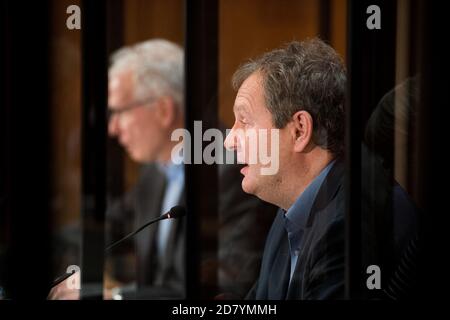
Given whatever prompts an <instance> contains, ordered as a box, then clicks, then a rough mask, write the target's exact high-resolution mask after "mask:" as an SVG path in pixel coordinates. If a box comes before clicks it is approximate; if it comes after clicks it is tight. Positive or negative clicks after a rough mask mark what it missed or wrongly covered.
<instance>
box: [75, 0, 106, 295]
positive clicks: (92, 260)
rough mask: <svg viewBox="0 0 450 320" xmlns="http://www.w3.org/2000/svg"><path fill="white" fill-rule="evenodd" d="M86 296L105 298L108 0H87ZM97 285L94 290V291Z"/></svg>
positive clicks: (84, 22)
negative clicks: (103, 293) (103, 294)
mask: <svg viewBox="0 0 450 320" xmlns="http://www.w3.org/2000/svg"><path fill="white" fill-rule="evenodd" d="M81 28H82V56H83V60H82V68H83V70H82V81H83V82H82V98H83V113H82V175H83V176H82V210H83V212H82V223H83V238H82V253H81V255H82V259H81V264H82V266H81V271H82V273H81V297H82V298H84V299H91V298H92V299H101V298H102V288H103V266H104V247H105V240H104V219H105V209H106V105H107V81H108V77H107V53H106V49H107V48H106V1H105V0H96V1H89V0H84V1H83V2H82V27H81ZM91 290H92V291H91Z"/></svg>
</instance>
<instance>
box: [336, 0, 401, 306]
mask: <svg viewBox="0 0 450 320" xmlns="http://www.w3.org/2000/svg"><path fill="white" fill-rule="evenodd" d="M370 5H378V6H379V7H380V10H381V30H370V29H368V28H367V26H366V22H367V18H368V17H369V14H367V12H366V10H367V8H368V7H369V6H370ZM348 10H349V11H348V15H347V16H348V44H347V45H348V48H347V52H348V55H347V59H348V60H347V66H348V94H347V109H346V114H347V120H346V128H347V129H346V143H347V145H346V148H347V152H346V170H347V171H346V172H347V180H346V190H347V201H346V203H347V216H346V274H345V278H346V297H347V298H349V299H358V298H367V297H368V290H367V288H366V287H365V286H366V276H367V275H366V268H367V266H368V265H370V264H381V265H380V268H381V269H382V271H383V272H386V274H388V273H389V270H387V268H388V267H389V266H388V265H384V261H387V259H388V257H389V254H388V253H387V252H386V251H385V249H386V248H389V243H388V242H385V241H388V240H387V239H390V236H389V234H390V232H391V228H390V221H389V219H390V217H389V214H388V213H387V212H383V213H382V214H381V215H380V214H379V212H378V211H377V209H378V208H376V207H375V205H374V204H372V206H369V207H368V208H367V207H365V209H363V206H362V204H361V201H362V195H363V194H362V190H361V188H362V179H363V178H364V180H365V181H367V177H362V175H361V172H362V169H363V166H365V167H366V168H368V170H369V171H368V172H369V173H370V174H374V172H373V171H372V167H371V163H369V162H368V161H369V160H371V159H369V158H367V157H365V158H362V149H361V144H362V141H363V135H364V131H365V126H366V123H367V120H368V119H369V117H370V115H371V113H372V112H373V110H374V108H375V107H376V106H377V104H378V102H379V101H380V99H381V98H382V97H383V95H384V94H385V93H387V92H388V91H389V90H392V89H393V87H394V86H395V34H396V24H395V21H396V1H384V0H378V1H368V0H362V1H361V0H358V1H357V0H351V1H350V2H349V5H348ZM366 173H367V172H366ZM365 187H366V188H369V189H366V191H367V192H368V193H369V194H370V195H371V196H375V195H376V193H377V191H378V190H377V189H376V187H377V186H376V185H373V186H371V185H367V184H366V186H365ZM363 219H364V220H363ZM363 228H366V229H364V230H365V232H362V230H363ZM367 228H369V230H367ZM368 231H370V233H368ZM367 248H369V249H370V250H367Z"/></svg>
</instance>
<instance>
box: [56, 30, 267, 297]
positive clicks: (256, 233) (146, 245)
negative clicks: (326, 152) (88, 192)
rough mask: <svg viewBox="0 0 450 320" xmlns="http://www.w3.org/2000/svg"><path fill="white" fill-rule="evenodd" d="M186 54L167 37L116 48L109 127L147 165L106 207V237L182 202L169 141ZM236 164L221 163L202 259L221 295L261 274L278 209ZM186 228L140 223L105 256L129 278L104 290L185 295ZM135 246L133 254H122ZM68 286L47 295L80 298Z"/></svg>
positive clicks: (236, 291) (179, 108)
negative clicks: (213, 255)
mask: <svg viewBox="0 0 450 320" xmlns="http://www.w3.org/2000/svg"><path fill="white" fill-rule="evenodd" d="M183 60H184V53H183V49H182V48H181V47H179V46H178V45H177V44H174V43H171V42H169V41H167V40H163V39H152V40H149V41H145V42H142V43H138V44H136V45H134V46H130V47H125V48H122V49H120V50H119V51H117V52H116V53H114V54H113V55H112V58H111V66H110V68H109V95H108V109H109V126H108V131H109V134H110V136H112V137H115V138H117V139H118V141H119V143H120V144H121V145H122V146H123V147H124V148H125V150H126V151H127V153H128V155H129V156H130V158H131V159H132V160H133V161H135V162H137V163H139V164H142V170H141V173H140V176H139V180H138V181H137V183H136V185H135V186H134V187H133V188H132V190H131V191H130V192H128V193H127V194H126V195H125V197H123V199H119V201H116V202H115V203H114V204H113V205H112V206H110V208H109V209H108V212H107V215H106V217H107V219H106V221H107V232H106V234H107V236H108V238H109V239H108V241H107V243H112V242H113V241H114V240H117V239H120V238H122V237H123V236H124V235H126V234H128V233H130V232H131V231H133V230H136V229H137V228H139V227H140V226H142V225H143V224H144V223H146V222H148V221H150V220H152V219H154V218H156V217H158V216H159V215H160V214H162V213H165V212H167V211H168V210H169V209H170V208H171V207H173V206H175V205H184V204H185V192H184V169H183V165H182V164H180V163H181V161H178V160H180V159H172V149H173V148H174V146H176V145H177V144H178V143H179V142H178V141H172V140H171V133H172V132H173V131H174V130H175V129H179V128H183V126H184V102H183V94H184V92H183V85H184V61H183ZM175 160H177V161H175ZM239 169H240V166H237V165H219V166H218V174H219V179H218V182H219V190H220V193H219V195H218V200H219V206H218V217H219V228H218V229H219V230H215V229H213V230H212V231H214V232H215V231H217V232H218V240H219V243H218V254H217V259H216V260H217V261H216V260H214V259H210V260H207V261H202V270H201V275H202V279H205V280H203V282H202V285H206V286H213V285H216V283H210V282H213V281H215V280H214V279H215V278H216V277H217V279H218V282H219V283H218V289H219V292H215V293H214V294H217V293H222V295H221V297H222V298H224V297H234V298H237V297H242V296H243V295H244V294H245V293H246V292H247V291H248V289H249V288H250V286H251V285H252V283H253V282H254V280H255V279H256V276H257V267H258V265H259V263H260V260H261V256H262V247H263V242H264V235H265V233H266V232H267V230H268V228H269V226H270V222H271V221H272V219H273V215H272V214H271V213H273V214H274V213H275V211H276V208H275V207H274V206H271V205H269V204H267V203H264V202H262V201H260V200H259V199H258V198H257V197H254V196H251V195H247V194H245V193H244V192H243V191H242V190H241V188H240V185H239V183H238V179H239ZM212 214H213V213H212ZM261 214H262V215H263V218H261V217H260V215H261ZM185 231H186V223H185V219H175V220H174V219H170V220H164V221H160V222H159V223H158V224H157V225H155V226H153V227H151V228H147V229H146V230H143V231H142V232H141V233H140V234H139V235H137V236H136V237H135V238H134V243H133V242H128V243H123V244H122V245H121V246H120V247H117V248H115V249H114V251H113V252H112V253H111V255H112V256H111V257H110V258H111V259H108V261H110V262H113V263H112V264H111V265H113V266H116V267H115V268H114V267H113V268H111V269H112V274H113V278H115V279H116V280H120V282H121V283H131V285H125V286H123V285H119V286H117V287H115V288H114V289H113V290H111V291H110V290H107V291H106V293H105V297H106V298H111V297H112V298H116V299H120V298H123V299H171V298H177V299H181V298H184V297H185V288H184V285H185V283H186V276H188V275H186V274H185V267H186V264H185V256H186V254H185V243H184V241H185V234H186V232H185ZM127 245H128V247H127ZM130 252H131V259H126V258H125V259H123V257H130ZM211 260H214V261H211ZM121 261H125V263H121ZM129 261H132V263H131V264H130V263H129ZM133 264H134V266H135V268H134V267H133ZM119 276H120V277H121V278H122V279H118V278H119ZM208 281H209V282H208ZM64 288H65V287H64V285H61V286H58V288H57V289H55V290H53V291H52V293H51V295H50V297H53V298H58V299H72V298H75V299H76V298H78V296H79V293H78V292H74V291H71V292H66V290H65V289H64Z"/></svg>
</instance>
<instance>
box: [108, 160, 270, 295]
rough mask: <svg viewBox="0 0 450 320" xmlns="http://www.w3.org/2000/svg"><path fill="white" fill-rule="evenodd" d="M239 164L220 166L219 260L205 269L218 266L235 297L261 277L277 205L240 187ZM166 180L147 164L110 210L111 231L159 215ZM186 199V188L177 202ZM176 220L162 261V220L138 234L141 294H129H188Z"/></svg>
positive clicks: (116, 233)
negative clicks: (158, 240) (157, 251)
mask: <svg viewBox="0 0 450 320" xmlns="http://www.w3.org/2000/svg"><path fill="white" fill-rule="evenodd" d="M239 170H240V166H236V165H219V166H218V172H219V197H218V199H219V208H218V214H219V216H218V218H219V230H218V233H219V235H218V240H219V243H218V262H217V263H216V262H213V263H208V265H212V266H213V267H212V268H205V270H202V272H203V274H202V277H203V278H205V277H206V278H207V277H208V275H207V273H211V272H214V273H217V272H218V281H219V290H220V292H222V293H224V292H225V293H228V294H230V295H231V296H233V297H235V298H238V297H244V296H245V293H246V292H248V290H249V289H250V287H251V285H252V284H253V283H254V281H255V279H256V278H257V275H258V267H259V265H260V263H261V257H262V249H263V245H264V239H265V235H266V234H267V232H268V230H269V228H270V225H271V223H272V221H273V218H274V215H275V213H276V211H277V208H276V207H275V206H273V205H270V204H268V203H266V202H263V201H261V200H259V199H258V198H256V197H254V196H251V195H248V194H245V193H244V192H243V191H242V188H241V181H242V176H241V175H240V173H239ZM165 186H166V182H165V177H164V175H163V174H162V173H161V172H160V171H159V170H158V168H157V167H156V166H155V165H147V166H145V167H144V168H143V171H142V173H141V175H140V178H139V180H138V182H137V184H136V186H135V187H134V188H133V190H132V191H131V192H130V193H128V194H127V195H126V196H125V198H124V199H121V200H120V201H118V202H116V203H115V205H113V206H112V207H111V208H110V210H109V211H108V219H107V220H108V222H109V223H108V225H109V231H108V232H107V233H108V235H109V236H110V237H112V238H114V239H118V238H120V237H122V236H123V235H124V234H126V233H128V232H131V231H133V230H135V229H137V228H138V227H139V226H141V225H143V224H144V223H145V222H148V221H149V220H151V219H153V218H155V217H157V216H159V215H160V214H161V205H162V199H163V196H164V190H165ZM184 203H185V198H184V192H182V197H181V199H180V201H179V204H181V205H184ZM174 223H176V225H174V227H173V228H172V229H171V234H170V235H169V243H168V245H167V249H166V254H164V255H163V259H162V261H160V260H157V259H156V255H155V245H156V233H157V230H158V225H154V226H152V227H149V228H147V229H146V230H144V231H142V232H141V233H140V234H139V235H137V236H136V238H135V241H134V248H131V249H133V250H134V252H135V256H136V284H137V286H138V291H137V295H135V294H133V293H131V294H129V295H126V298H135V299H141V298H143V299H160V298H163V299H164V298H166V299H167V298H183V297H184V283H185V281H184V280H185V261H184V248H185V244H184V240H185V234H186V231H185V226H186V225H185V219H178V220H174ZM111 240H112V239H111ZM118 250H124V251H126V250H127V249H126V248H125V247H123V248H118ZM116 253H118V254H120V251H118V252H116ZM207 269H209V270H207ZM218 293H219V292H218Z"/></svg>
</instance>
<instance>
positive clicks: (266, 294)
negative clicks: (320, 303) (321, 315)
mask: <svg viewBox="0 0 450 320" xmlns="http://www.w3.org/2000/svg"><path fill="white" fill-rule="evenodd" d="M343 179H344V165H343V163H342V162H341V161H337V162H336V163H335V164H334V166H333V167H332V168H331V170H330V172H329V173H328V175H327V177H326V178H325V180H324V182H323V183H322V186H321V188H320V189H319V192H318V194H317V196H316V199H315V201H314V204H313V206H312V208H311V213H310V216H309V220H308V222H307V225H306V229H305V230H304V234H303V238H302V239H303V240H302V246H301V252H300V254H299V256H298V260H297V264H296V267H295V271H294V274H293V277H292V280H291V283H290V285H289V275H290V254H289V242H288V237H287V232H286V229H285V227H284V219H283V215H284V213H285V211H284V210H280V211H279V212H278V214H277V217H276V218H275V221H274V223H273V225H272V228H271V229H270V232H269V235H268V237H267V240H266V245H265V249H264V255H263V260H262V265H261V271H260V275H259V279H258V281H257V282H256V284H255V285H254V287H253V288H252V290H251V291H250V292H249V293H248V295H247V299H258V300H259V299H270V300H283V299H339V298H343V295H344V248H345V247H344V241H345V239H344V235H345V234H344V227H345V226H344V203H345V201H344V190H343Z"/></svg>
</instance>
